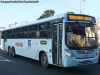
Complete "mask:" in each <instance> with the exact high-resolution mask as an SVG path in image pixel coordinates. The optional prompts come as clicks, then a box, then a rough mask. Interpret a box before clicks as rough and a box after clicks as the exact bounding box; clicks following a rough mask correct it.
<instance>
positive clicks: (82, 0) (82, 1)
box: [80, 0, 85, 14]
mask: <svg viewBox="0 0 100 75" xmlns="http://www.w3.org/2000/svg"><path fill="white" fill-rule="evenodd" d="M84 2H85V0H80V14H82V13H83V12H82V6H83V11H84ZM82 3H83V4H82Z"/></svg>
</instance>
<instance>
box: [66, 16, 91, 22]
mask: <svg viewBox="0 0 100 75" xmlns="http://www.w3.org/2000/svg"><path fill="white" fill-rule="evenodd" d="M68 18H69V20H81V21H92V17H89V16H84V15H68Z"/></svg>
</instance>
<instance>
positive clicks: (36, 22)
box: [2, 13, 67, 31]
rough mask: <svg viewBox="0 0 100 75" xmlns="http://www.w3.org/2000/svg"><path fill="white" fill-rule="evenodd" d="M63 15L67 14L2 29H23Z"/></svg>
mask: <svg viewBox="0 0 100 75" xmlns="http://www.w3.org/2000/svg"><path fill="white" fill-rule="evenodd" d="M65 15H67V14H65V13H64V14H59V15H56V16H52V17H48V18H44V19H40V20H36V21H32V22H28V23H25V24H20V25H16V26H12V27H8V28H4V29H3V30H9V29H13V28H18V27H23V26H28V25H32V24H38V23H42V22H46V21H50V20H53V19H57V18H62V17H64V16H65ZM3 30H2V31H3Z"/></svg>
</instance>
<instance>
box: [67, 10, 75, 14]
mask: <svg viewBox="0 0 100 75" xmlns="http://www.w3.org/2000/svg"><path fill="white" fill-rule="evenodd" d="M67 14H75V13H74V12H72V11H68V12H67Z"/></svg>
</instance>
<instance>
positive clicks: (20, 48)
mask: <svg viewBox="0 0 100 75" xmlns="http://www.w3.org/2000/svg"><path fill="white" fill-rule="evenodd" d="M12 41H14V43H13V46H14V47H15V52H16V54H17V55H21V56H26V50H27V48H26V39H16V40H12Z"/></svg>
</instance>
